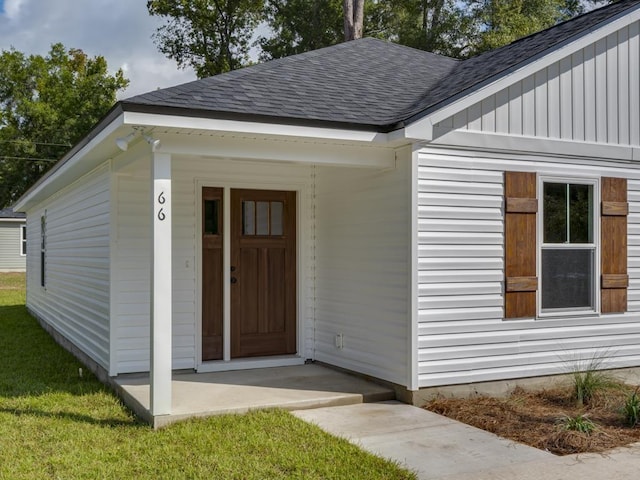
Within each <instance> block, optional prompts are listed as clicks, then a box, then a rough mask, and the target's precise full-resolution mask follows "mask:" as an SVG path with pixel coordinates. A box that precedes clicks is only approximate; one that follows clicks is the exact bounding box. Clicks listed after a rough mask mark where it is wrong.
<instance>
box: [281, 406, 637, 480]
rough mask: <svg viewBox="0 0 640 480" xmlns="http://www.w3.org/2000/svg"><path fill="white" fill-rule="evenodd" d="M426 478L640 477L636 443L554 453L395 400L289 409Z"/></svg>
mask: <svg viewBox="0 0 640 480" xmlns="http://www.w3.org/2000/svg"><path fill="white" fill-rule="evenodd" d="M293 413H294V415H296V416H297V417H299V418H301V419H303V420H306V421H309V422H311V423H315V424H317V425H319V426H320V427H321V428H323V429H324V430H326V431H328V432H330V433H333V434H334V435H339V436H342V437H345V438H347V439H349V440H350V441H352V442H353V443H355V444H357V445H359V446H361V447H362V448H364V449H366V450H369V451H371V452H373V453H375V454H377V455H381V456H383V457H387V458H390V459H392V460H396V461H398V462H399V463H400V464H402V465H404V466H406V467H407V468H409V469H410V470H413V471H415V472H416V473H417V475H418V478H420V479H429V480H463V479H464V480H471V479H473V480H502V479H503V480H563V479H567V480H568V479H571V480H574V479H576V478H585V479H607V480H623V479H624V480H627V479H629V480H630V479H636V478H640V444H637V445H635V446H633V447H629V448H622V449H617V450H614V451H612V452H609V453H608V454H607V455H600V454H582V455H572V456H565V457H558V456H555V455H553V454H551V453H548V452H544V451H541V450H537V449H535V448H532V447H528V446H526V445H522V444H517V443H514V442H512V441H510V440H505V439H503V438H500V437H497V436H495V435H493V434H491V433H488V432H485V431H484V430H479V429H477V428H474V427H470V426H468V425H465V424H462V423H459V422H456V421H454V420H450V419H448V418H446V417H443V416H441V415H437V414H435V413H432V412H428V411H426V410H423V409H420V408H417V407H412V406H410V405H405V404H402V403H399V402H383V403H369V404H359V405H349V406H342V407H332V408H320V409H315V410H305V411H297V412H293Z"/></svg>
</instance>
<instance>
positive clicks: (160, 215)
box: [158, 192, 167, 222]
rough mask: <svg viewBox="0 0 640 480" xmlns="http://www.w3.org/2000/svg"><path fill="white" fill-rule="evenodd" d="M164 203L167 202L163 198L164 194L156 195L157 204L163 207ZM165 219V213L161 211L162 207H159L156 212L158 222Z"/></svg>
mask: <svg viewBox="0 0 640 480" xmlns="http://www.w3.org/2000/svg"><path fill="white" fill-rule="evenodd" d="M166 201H167V199H166V198H165V196H164V192H160V195H158V203H159V204H160V205H164V204H165V202H166ZM165 218H167V216H166V215H165V213H164V211H163V207H160V210H158V220H160V221H161V222H163V221H164V219H165Z"/></svg>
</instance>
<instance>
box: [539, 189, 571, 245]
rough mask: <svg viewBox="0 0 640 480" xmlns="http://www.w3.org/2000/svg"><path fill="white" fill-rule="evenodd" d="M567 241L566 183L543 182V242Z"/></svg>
mask: <svg viewBox="0 0 640 480" xmlns="http://www.w3.org/2000/svg"><path fill="white" fill-rule="evenodd" d="M566 241H567V185H566V184H565V183H545V184H544V243H565V242H566Z"/></svg>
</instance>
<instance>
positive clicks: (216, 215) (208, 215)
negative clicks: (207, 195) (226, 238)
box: [204, 200, 220, 235]
mask: <svg viewBox="0 0 640 480" xmlns="http://www.w3.org/2000/svg"><path fill="white" fill-rule="evenodd" d="M204 234H205V235H218V234H220V201H219V200H205V201H204Z"/></svg>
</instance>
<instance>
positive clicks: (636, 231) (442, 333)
mask: <svg viewBox="0 0 640 480" xmlns="http://www.w3.org/2000/svg"><path fill="white" fill-rule="evenodd" d="M518 170H519V171H535V172H537V173H538V174H540V175H550V176H563V177H571V176H576V177H579V176H584V175H591V176H610V177H623V178H627V179H628V190H629V209H630V214H629V217H628V244H629V245H628V258H629V259H628V269H629V276H630V282H629V289H628V297H629V304H628V310H629V311H628V312H627V313H626V314H613V315H582V316H580V315H576V316H572V317H570V318H545V319H537V320H531V319H527V320H504V319H503V293H502V292H503V281H504V254H503V233H504V229H503V173H504V172H505V171H518ZM418 172H419V173H418V179H417V181H418V192H419V193H418V194H419V205H418V212H419V213H418V225H419V237H418V240H419V258H418V276H419V287H418V290H419V293H418V305H419V307H418V308H419V312H418V321H419V324H418V373H419V385H420V386H421V387H428V386H439V385H451V384H461V383H471V382H481V381H490V380H501V379H509V378H522V377H530V376H534V375H548V374H557V373H562V372H563V371H566V369H568V368H569V366H568V363H567V362H569V363H570V362H571V360H572V359H573V360H578V359H586V358H590V357H593V356H594V355H597V354H606V357H607V358H606V359H605V365H606V366H611V367H614V366H615V367H623V366H632V365H633V366H637V365H640V351H638V348H637V345H638V343H640V178H639V175H638V172H635V171H633V170H632V169H629V168H626V167H625V166H623V165H622V164H619V165H618V166H616V165H615V164H613V163H605V162H597V161H588V160H586V159H583V160H580V161H579V162H576V161H575V160H571V159H563V160H560V161H559V160H553V159H545V158H543V157H538V158H536V159H535V160H534V159H531V161H529V162H525V161H522V160H519V159H518V158H516V157H508V156H507V155H503V156H492V155H491V154H488V153H487V154H475V155H474V154H473V153H462V152H459V151H455V150H452V149H451V150H446V149H424V150H422V151H421V153H420V155H419V168H418Z"/></svg>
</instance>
